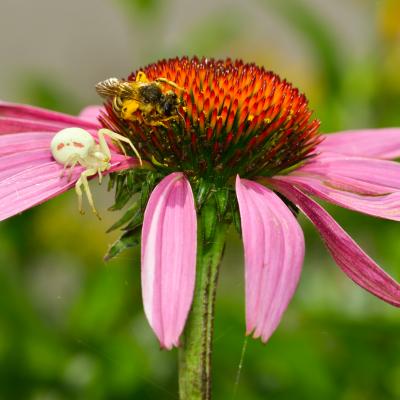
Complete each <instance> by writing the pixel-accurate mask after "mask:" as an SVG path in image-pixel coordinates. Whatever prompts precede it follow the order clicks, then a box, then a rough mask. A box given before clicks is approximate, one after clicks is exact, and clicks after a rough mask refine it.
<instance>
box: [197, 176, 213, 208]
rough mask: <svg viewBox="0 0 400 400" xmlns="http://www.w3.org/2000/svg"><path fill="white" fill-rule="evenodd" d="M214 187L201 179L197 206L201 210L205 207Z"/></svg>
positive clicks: (198, 186) (198, 187)
mask: <svg viewBox="0 0 400 400" xmlns="http://www.w3.org/2000/svg"><path fill="white" fill-rule="evenodd" d="M211 187H212V185H211V184H210V183H209V182H208V181H205V180H203V179H200V180H199V182H198V184H197V187H196V190H195V191H196V204H197V207H198V208H199V209H200V208H201V207H202V205H203V203H204V202H205V201H206V199H207V197H208V195H209V193H210V190H211Z"/></svg>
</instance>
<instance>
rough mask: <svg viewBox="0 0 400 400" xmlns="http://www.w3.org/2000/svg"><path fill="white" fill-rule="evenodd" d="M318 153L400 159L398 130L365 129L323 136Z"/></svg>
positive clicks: (399, 130) (399, 131)
mask: <svg viewBox="0 0 400 400" xmlns="http://www.w3.org/2000/svg"><path fill="white" fill-rule="evenodd" d="M318 151H323V152H325V151H327V152H333V153H341V154H346V155H350V156H361V157H376V158H386V159H393V158H397V157H400V128H383V129H365V130H356V131H345V132H339V133H333V134H329V135H324V140H323V141H322V142H321V143H320V144H319V145H318Z"/></svg>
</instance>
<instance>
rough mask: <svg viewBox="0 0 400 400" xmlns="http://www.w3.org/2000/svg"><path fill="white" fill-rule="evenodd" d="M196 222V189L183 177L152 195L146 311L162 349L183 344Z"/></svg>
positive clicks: (145, 244)
mask: <svg viewBox="0 0 400 400" xmlns="http://www.w3.org/2000/svg"><path fill="white" fill-rule="evenodd" d="M196 250H197V222H196V210H195V205H194V199H193V194H192V189H191V187H190V184H189V182H188V180H187V179H186V178H185V177H184V175H183V174H182V173H178V172H176V173H172V174H170V175H168V176H167V177H165V178H164V179H163V180H162V181H161V182H160V183H159V184H158V185H157V186H156V188H155V189H154V190H153V192H152V194H151V196H150V199H149V202H148V204H147V207H146V211H145V213H144V220H143V228H142V293H143V303H144V310H145V313H146V316H147V319H148V320H149V323H150V326H151V327H152V328H153V330H154V332H155V334H156V335H157V337H158V339H159V341H160V343H161V346H162V347H163V348H166V349H171V348H172V347H173V346H178V345H179V337H180V335H181V333H182V331H183V328H184V326H185V322H186V318H187V316H188V313H189V310H190V306H191V304H192V299H193V291H194V284H195V274H196Z"/></svg>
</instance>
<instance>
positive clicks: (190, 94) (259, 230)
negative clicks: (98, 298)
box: [0, 58, 400, 349]
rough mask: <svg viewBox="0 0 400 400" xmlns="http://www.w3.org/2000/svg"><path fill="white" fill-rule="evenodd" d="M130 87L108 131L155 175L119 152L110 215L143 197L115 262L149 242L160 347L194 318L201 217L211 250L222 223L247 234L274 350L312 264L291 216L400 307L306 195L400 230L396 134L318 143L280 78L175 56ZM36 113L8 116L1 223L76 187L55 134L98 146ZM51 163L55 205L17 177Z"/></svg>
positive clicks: (248, 258) (260, 330) (149, 291)
mask: <svg viewBox="0 0 400 400" xmlns="http://www.w3.org/2000/svg"><path fill="white" fill-rule="evenodd" d="M117 81H118V80H117ZM108 82H109V83H111V84H114V83H115V82H116V81H114V80H112V81H110V80H109V81H108ZM123 82H127V83H124V85H123V90H122V89H121V92H120V93H119V94H118V95H117V94H114V95H110V96H109V101H107V102H106V104H105V108H104V109H103V110H102V111H101V112H100V116H99V121H100V123H101V126H102V127H104V128H108V129H110V130H112V131H114V132H118V133H119V134H121V135H124V136H125V137H126V138H128V139H129V140H131V141H132V143H133V144H134V146H135V147H136V148H137V149H138V151H139V152H140V154H141V156H142V158H143V159H144V160H145V164H144V167H143V168H132V167H134V166H137V163H136V164H135V163H134V162H128V161H127V162H125V163H124V161H122V160H121V158H120V157H121V156H120V155H118V153H117V152H116V150H115V152H114V153H113V158H114V159H115V160H116V164H115V168H118V169H120V170H122V169H123V171H119V172H118V173H117V174H112V177H111V179H112V183H113V184H114V185H115V187H116V204H115V206H114V208H122V207H123V206H124V205H125V204H127V203H128V202H129V200H130V198H131V197H132V195H133V194H135V193H137V192H141V197H140V200H139V202H138V203H136V204H134V205H133V206H131V207H130V209H129V210H128V212H127V214H126V215H125V216H124V217H123V218H122V219H121V220H120V221H118V222H117V223H116V224H115V225H114V226H113V227H112V228H119V227H123V229H124V233H123V235H122V237H121V239H120V240H119V241H118V242H117V243H116V244H115V245H114V246H113V247H112V248H111V250H110V252H109V257H111V256H113V255H115V254H117V253H118V252H119V251H120V250H121V249H123V248H125V247H128V246H130V245H133V244H135V243H138V240H137V238H138V236H140V235H141V246H142V254H141V257H142V290H143V300H144V308H145V312H146V315H147V318H148V320H149V322H150V325H151V326H152V328H153V330H154V332H155V333H156V335H157V337H158V339H159V341H160V343H161V345H162V346H163V347H164V348H168V349H169V348H171V347H173V346H176V345H178V344H179V337H180V335H181V333H182V330H183V328H184V326H185V321H186V318H187V315H188V313H189V310H190V306H191V303H192V299H193V291H194V287H195V276H196V252H197V238H196V233H197V217H200V218H203V217H204V215H203V214H204V213H205V211H204V210H205V209H207V213H208V214H207V221H208V225H209V226H207V229H206V232H205V233H204V232H202V235H205V236H204V238H205V239H208V240H212V231H213V226H215V224H217V223H218V222H221V221H223V222H225V223H231V222H233V223H235V222H236V226H237V227H238V230H239V232H241V234H242V236H243V243H244V253H245V290H246V293H245V295H246V325H247V333H248V334H253V336H254V337H260V338H261V339H262V340H263V341H266V340H268V338H269V337H270V336H271V334H272V333H273V332H274V330H275V329H276V327H277V326H278V324H279V322H280V320H281V317H282V315H283V312H284V311H285V309H286V307H287V305H288V303H289V302H290V300H291V298H292V296H293V294H294V291H295V289H296V286H297V283H298V280H299V276H300V272H301V267H302V263H303V257H304V238H303V234H302V230H301V228H300V226H299V224H298V222H297V220H296V217H295V214H296V213H297V212H298V211H299V210H300V211H302V212H303V213H304V214H305V215H306V216H307V217H308V218H309V219H310V220H311V222H312V223H313V224H314V225H315V227H316V228H317V230H318V231H319V233H320V234H321V236H322V238H323V240H324V242H325V244H326V246H327V248H328V250H329V251H330V253H331V254H332V257H333V258H334V260H335V261H336V263H337V264H338V266H339V267H340V268H341V269H342V270H343V271H344V272H345V274H346V275H348V276H349V277H350V278H351V279H352V280H353V281H354V282H356V283H357V284H358V285H360V286H361V287H363V288H364V289H366V290H368V291H369V292H371V293H372V294H374V295H375V296H377V297H379V298H381V299H383V300H384V301H386V302H388V303H390V304H393V305H395V306H400V285H399V284H398V283H397V282H396V281H395V280H393V279H392V278H391V277H390V276H389V275H387V274H386V273H385V272H384V271H383V270H382V269H381V268H380V267H379V266H378V265H377V264H376V263H375V262H374V261H373V260H372V259H371V258H370V257H368V255H366V254H365V253H364V252H363V251H362V250H361V249H360V247H359V246H358V245H357V244H356V243H355V242H354V241H353V240H352V239H351V237H350V236H349V235H348V234H347V233H346V232H345V231H344V230H343V229H342V228H341V227H340V226H339V225H338V224H337V223H336V222H335V221H334V220H333V218H332V217H331V216H330V215H329V214H328V213H327V212H326V211H325V210H324V209H323V208H322V207H321V206H320V205H318V204H317V203H316V202H315V201H314V200H312V199H311V198H310V197H309V195H312V196H315V197H319V198H321V199H323V200H325V201H328V202H331V203H333V204H338V205H341V206H343V207H346V208H350V209H352V210H355V211H359V212H362V213H365V214H370V215H375V216H378V217H381V218H386V219H392V220H399V219H400V211H399V210H400V166H399V164H397V163H395V162H393V161H390V160H389V159H391V158H395V157H398V156H399V155H400V129H397V128H392V129H380V130H364V131H354V132H342V133H336V134H332V135H326V136H324V135H320V134H318V126H319V122H318V121H317V120H313V119H312V112H311V111H310V110H309V109H308V104H307V100H306V98H305V96H304V95H302V94H300V93H299V91H298V90H297V89H295V88H294V87H293V86H292V85H291V84H289V83H287V82H286V81H282V80H281V79H280V78H279V77H278V76H277V75H275V74H273V73H272V72H267V71H265V70H264V69H262V68H259V67H257V66H255V65H254V64H245V63H243V62H241V61H230V60H226V61H214V60H208V59H201V60H199V59H197V58H193V59H188V58H181V59H178V58H176V59H171V60H167V61H161V62H158V63H156V64H152V65H150V66H148V67H145V68H143V69H142V70H140V71H138V72H137V73H134V74H132V75H131V76H130V77H129V78H128V79H127V81H123ZM118 84H119V81H118ZM146 85H152V86H151V88H150V89H151V94H152V95H153V97H152V100H149V98H148V97H147V98H146V99H145V100H146V101H142V100H143V99H141V98H140V97H138V98H137V97H132V95H131V94H127V93H131V89H132V90H133V89H135V90H136V89H140V90H142V88H147V86H146ZM140 90H139V92H140ZM146 90H147V89H146ZM135 93H136V92H135ZM130 96H131V97H130ZM171 99H173V107H175V108H174V110H175V111H176V112H174V113H173V115H171V107H170V106H171V103H168V101H169V100H171ZM171 101H172V100H171ZM152 102H153V103H157V104H153V103H152ZM7 110H8V113H7ZM9 110H11V111H13V110H14V114H13V113H12V112H11V114H10V111H9ZM15 110H17V111H15ZM25 110H26V112H27V113H26V114H24V113H25ZM35 110H36V109H35ZM167 111H168V112H167ZM15 112H16V113H17V114H18V115H15ZM35 113H36V114H35ZM39 114H40V115H41V117H40V118H32V112H31V109H30V108H29V107H25V108H24V107H22V106H18V107H17V106H10V105H4V104H3V105H2V108H0V116H2V117H1V120H0V156H2V159H1V161H3V162H2V163H1V164H0V168H1V167H2V166H3V165H4V166H6V167H5V168H9V165H12V166H14V165H17V167H16V169H15V170H13V169H12V168H14V167H12V168H11V169H8V170H7V171H9V172H8V175H7V176H6V177H5V178H4V179H3V181H4V182H6V183H7V185H5V186H4V185H3V186H2V189H1V190H2V192H0V193H2V194H1V195H0V198H2V199H5V200H3V204H6V206H5V207H6V208H7V207H8V208H9V210H8V211H7V212H3V210H1V214H0V215H2V216H3V218H5V217H7V216H10V215H12V214H13V213H16V212H19V211H22V209H24V208H27V204H28V203H25V205H24V206H18V207H16V206H15V205H9V204H8V202H9V200H10V199H11V197H7V196H14V197H12V199H13V201H14V202H15V203H16V204H19V202H20V197H18V196H19V195H17V194H13V193H17V192H19V191H24V192H23V193H26V195H25V198H27V199H28V200H29V201H30V203H29V204H30V205H31V206H32V205H34V204H37V203H39V202H41V201H43V200H45V199H46V198H48V197H51V196H53V195H55V194H56V193H57V190H58V191H60V190H65V189H66V188H67V187H70V186H71V185H72V184H73V182H70V183H69V184H68V185H67V183H64V186H62V185H61V183H60V182H61V181H60V180H59V179H60V178H59V176H58V175H57V174H58V173H59V171H60V166H55V162H54V161H52V160H51V157H50V154H49V148H48V146H49V141H50V140H51V137H52V135H54V134H55V132H57V130H60V129H62V128H64V127H65V126H66V125H68V126H71V125H73V126H80V127H84V128H85V129H88V130H89V131H90V130H92V133H93V135H95V131H96V129H98V127H99V126H98V125H97V124H95V123H93V122H88V121H86V120H84V119H82V118H80V119H77V118H75V117H66V116H62V115H57V116H55V117H54V116H53V114H51V113H50V114H51V115H50V114H49V113H47V112H44V111H39V110H36V111H35V112H34V113H33V115H34V116H35V115H36V116H37V115H39ZM44 116H46V118H47V119H46V118H45V117H44ZM15 117H17V119H18V121H19V122H17V123H16V122H14V119H15ZM71 118H72V119H71ZM15 124H17V125H16V126H17V127H18V129H16V130H15V129H14V128H13V127H14V125H15ZM82 124H83V125H82ZM87 124H90V126H87ZM32 125H33V126H34V128H35V131H34V132H33V133H32V131H31V126H32ZM21 132H30V133H21ZM6 133H7V135H4V134H6ZM21 134H24V135H25V137H24V138H23V140H21V138H22V137H21V136H19V135H21ZM4 137H6V140H4V139H3V138H4ZM27 140H30V142H27ZM14 144H15V145H14ZM10 146H14V147H10ZM7 147H8V150H6V152H4V149H6V148H7ZM38 149H40V151H39V152H38V154H37V155H36V151H37V150H38ZM127 151H128V152H129V149H127ZM32 152H33V154H35V157H33V158H32V156H31V153H32ZM39 153H40V154H39ZM132 155H133V154H132ZM7 157H10V161H8V160H9V159H8V158H7ZM40 157H43V158H40ZM43 159H45V161H46V162H47V163H53V164H52V165H53V168H54V169H56V170H57V173H54V174H53V175H52V179H54V181H52V182H53V183H52V186H51V190H50V189H49V190H50V193H51V194H50V195H49V196H47V197H40V198H38V197H37V195H36V194H35V190H33V191H32V188H31V184H32V182H33V181H32V178H31V177H30V176H29V178H24V179H22V180H21V179H20V178H19V176H21V175H20V174H21V171H25V170H27V171H28V172H29V171H30V169H31V168H33V169H34V168H37V165H40V166H41V167H42V168H43V165H44V161H43ZM128 160H130V159H128ZM10 163H11V164H10ZM30 163H32V165H31V164H30ZM39 168H40V167H39ZM2 171H4V169H0V173H1V172H2ZM35 171H38V170H35ZM111 171H112V170H110V171H109V172H111ZM79 173H80V170H77V171H76V174H77V175H76V176H79ZM28 175H29V174H28ZM22 176H25V175H24V172H22ZM39 176H42V178H43V177H44V173H43V172H41V173H40V174H39ZM57 176H58V178H57ZM42 178H41V179H42ZM57 179H58V180H57ZM7 180H8V181H7ZM33 183H34V182H33ZM4 187H8V188H9V189H7V190H8V191H6V190H5V189H4ZM60 188H62V189H60ZM32 193H33V195H32V199H33V200H32V201H31V200H30V199H31V198H30V196H31V194H32ZM35 196H36V197H35ZM4 201H5V203H4ZM29 204H28V206H29ZM206 205H207V207H206ZM210 209H211V210H213V211H212V212H211V214H210V212H209V210H210ZM210 215H211V216H210ZM140 232H141V233H140ZM207 235H208V236H207Z"/></svg>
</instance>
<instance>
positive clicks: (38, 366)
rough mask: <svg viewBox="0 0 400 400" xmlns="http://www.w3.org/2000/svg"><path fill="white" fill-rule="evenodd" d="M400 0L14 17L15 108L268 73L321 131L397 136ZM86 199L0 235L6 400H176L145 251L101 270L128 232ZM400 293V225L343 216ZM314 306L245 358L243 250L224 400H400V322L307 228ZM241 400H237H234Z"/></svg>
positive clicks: (226, 278) (37, 11) (226, 291)
mask: <svg viewBox="0 0 400 400" xmlns="http://www.w3.org/2000/svg"><path fill="white" fill-rule="evenodd" d="M399 21H400V2H399V1H398V0H378V1H376V0H373V1H372V0H348V1H346V0H338V1H331V0H285V1H278V0H277V1H273V0H251V1H246V0H236V1H228V0H226V1H212V0H205V1H201V2H200V1H196V0H189V1H184V0H175V1H169V2H168V1H162V0H149V1H146V0H98V1H97V0H86V1H84V2H79V1H78V0H71V1H69V2H61V1H58V0H37V1H34V2H27V1H26V0H2V2H1V5H0V35H1V40H0V52H1V54H2V62H1V65H0V76H1V79H0V97H1V98H3V99H5V100H9V101H19V102H28V103H31V104H36V105H39V106H45V107H49V108H53V109H57V110H61V111H64V112H70V113H77V112H79V110H80V108H81V107H83V106H85V105H87V104H92V103H98V101H99V100H98V99H97V98H96V95H95V93H94V90H93V85H94V84H95V83H96V82H97V81H100V80H102V79H105V78H107V77H109V76H126V75H128V74H129V73H130V72H131V71H132V70H135V69H138V68H140V66H142V65H145V64H147V63H149V62H153V61H156V60H158V59H160V58H163V57H172V56H175V55H194V54H197V55H199V56H202V55H206V56H209V57H226V56H230V57H232V58H243V59H244V60H245V61H254V62H256V63H258V64H261V65H264V66H265V67H266V68H268V69H272V70H274V71H275V72H277V73H278V74H280V75H281V76H282V77H286V78H287V79H288V80H290V81H291V82H293V83H294V84H295V85H296V86H298V87H300V88H301V90H303V91H304V92H305V93H306V94H307V96H308V98H309V99H310V103H311V106H312V108H313V109H314V110H315V113H316V116H317V117H318V118H320V119H321V121H322V131H324V132H334V131H339V130H345V129H350V128H364V127H383V126H400V73H399V70H400V23H399ZM92 187H93V190H94V191H95V198H96V203H97V205H98V208H99V210H100V211H101V214H102V216H103V220H102V221H98V220H97V219H96V218H95V216H94V215H92V214H91V213H89V212H88V213H87V214H86V215H85V216H83V217H82V216H80V215H79V213H78V212H77V210H76V208H77V205H76V198H75V195H74V193H73V192H70V193H66V194H64V195H62V196H60V197H58V198H56V199H53V200H52V201H50V202H48V203H46V204H43V205H41V206H39V207H36V208H34V209H32V210H29V211H27V212H25V213H24V214H23V215H20V216H17V217H14V218H12V219H10V220H8V221H5V222H2V223H1V224H0V399H5V400H9V399H11V400H14V399H16V400H17V399H24V400H25V399H28V400H66V399H85V400H86V399H88V400H92V399H93V400H101V399H116V400H125V399H177V368H176V355H177V354H176V350H174V351H171V352H165V351H160V350H159V347H158V344H157V341H156V340H155V338H154V336H153V334H152V332H151V330H150V329H149V327H148V325H147V322H146V320H145V317H144V313H143V309H142V303H141V294H140V266H139V254H138V251H137V250H136V251H128V252H126V253H123V254H122V255H121V256H119V257H118V258H117V259H116V260H113V261H111V262H109V263H107V264H106V263H104V262H103V258H102V257H103V255H104V254H105V252H106V250H107V248H108V244H109V243H111V242H112V241H113V240H114V239H115V238H116V236H113V235H112V234H106V233H105V231H106V229H107V228H108V227H109V226H110V225H111V224H112V223H113V221H115V220H116V219H117V218H118V214H117V213H111V212H108V211H107V207H109V206H110V205H112V201H113V199H112V194H110V193H107V191H106V185H103V186H101V187H99V186H98V185H96V184H92ZM329 210H330V211H331V212H332V213H333V215H334V216H335V218H337V220H338V221H339V222H340V223H341V224H342V225H343V226H344V227H345V229H347V230H348V231H349V232H350V233H351V234H352V235H353V237H354V238H355V239H356V240H357V241H358V242H359V243H360V244H361V245H362V246H363V248H364V249H366V250H367V251H368V253H369V254H370V255H371V256H372V257H373V258H375V259H376V260H377V261H378V262H379V263H380V264H381V265H382V266H383V267H385V269H386V270H387V271H388V272H389V273H391V274H392V275H393V276H394V277H396V278H397V279H398V280H400V246H399V243H400V225H398V224H395V223H394V222H389V221H383V220H378V219H374V218H371V217H367V216H361V215H357V214H356V213H352V212H350V211H345V210H340V209H338V208H334V207H329ZM301 223H302V225H303V226H304V229H305V232H306V241H307V255H306V260H305V265H304V273H303V275H302V278H301V281H300V286H299V289H298V291H297V293H296V295H295V297H294V299H293V301H292V303H291V304H290V306H289V309H288V311H287V313H286V314H285V316H284V319H283V321H282V324H281V325H280V327H279V329H278V330H277V332H276V333H275V334H274V335H273V337H272V338H271V340H270V341H269V343H268V344H267V345H262V344H261V343H260V342H259V341H254V340H249V342H248V346H247V351H246V353H245V357H244V363H243V369H242V375H241V379H240V382H239V384H238V386H237V387H236V389H235V379H236V374H237V370H238V364H239V359H240V354H241V351H242V346H243V341H244V296H243V256H242V244H241V241H240V239H239V238H238V237H237V236H236V234H235V233H234V232H232V234H231V237H230V240H229V243H228V247H227V253H226V258H225V261H224V264H223V266H222V271H221V277H220V287H219V293H218V299H217V316H216V332H215V351H214V396H215V399H233V398H234V399H249V400H252V399H279V400H281V399H282V400H283V399H285V400H292V399H298V400H303V399H304V400H308V399H324V400H325V399H327V400H330V399H332V400H333V399H335V400H336V399H340V400H376V399H382V400H385V399H388V400H389V399H393V400H394V399H400V314H399V312H398V310H396V309H395V308H393V307H391V306H389V305H386V304H384V303H383V302H380V301H379V300H377V299H375V298H374V297H373V296H371V295H369V294H367V293H366V292H364V291H362V290H361V289H359V288H358V287H357V286H355V285H354V284H353V283H352V282H350V281H349V280H348V279H347V278H346V277H345V276H344V275H343V274H342V273H341V272H340V271H339V269H338V268H337V267H336V266H334V264H333V262H332V261H331V260H330V258H329V256H328V255H327V252H326V251H325V249H324V247H323V245H322V244H321V242H320V240H319V238H318V236H317V234H316V233H315V231H314V229H313V227H312V226H311V225H310V224H309V223H308V222H307V221H305V220H304V219H303V218H302V219H301ZM235 390H236V395H235V396H234V391H235Z"/></svg>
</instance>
